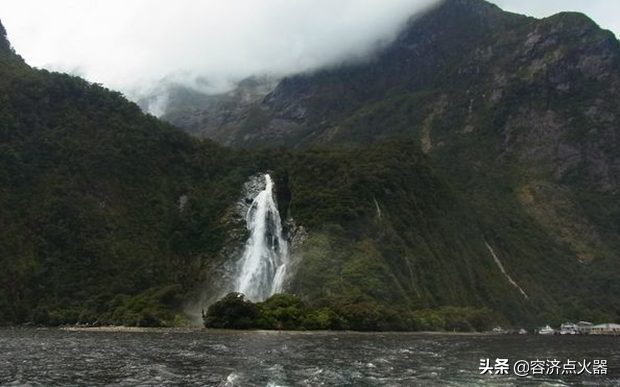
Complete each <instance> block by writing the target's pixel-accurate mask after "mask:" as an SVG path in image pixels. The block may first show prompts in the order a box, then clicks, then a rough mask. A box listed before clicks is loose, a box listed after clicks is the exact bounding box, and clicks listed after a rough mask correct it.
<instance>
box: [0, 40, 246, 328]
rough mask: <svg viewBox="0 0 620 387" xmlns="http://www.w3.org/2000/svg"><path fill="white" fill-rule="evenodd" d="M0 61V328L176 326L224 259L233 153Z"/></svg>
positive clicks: (78, 85)
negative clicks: (185, 305)
mask: <svg viewBox="0 0 620 387" xmlns="http://www.w3.org/2000/svg"><path fill="white" fill-rule="evenodd" d="M3 31H4V30H3V29H2V32H3ZM0 47H1V50H0V100H1V101H2V102H1V103H0V264H1V266H2V270H1V271H0V323H2V322H5V323H6V322H13V323H19V322H26V321H31V322H32V321H34V322H38V323H52V324H53V323H65V322H69V323H71V322H76V321H83V322H94V321H99V322H101V323H105V322H109V323H112V322H113V323H125V324H136V323H141V324H146V325H148V324H170V323H172V321H173V319H174V318H175V314H176V313H177V312H178V311H179V308H180V306H181V304H182V302H183V297H184V295H185V294H187V293H188V292H189V291H190V290H192V289H193V288H194V287H195V286H196V284H197V283H199V282H201V281H202V280H203V278H202V274H203V273H202V272H201V270H200V268H201V266H203V265H204V263H205V262H207V261H209V259H210V258H211V257H213V256H214V255H215V254H216V253H217V251H218V250H219V249H220V248H221V246H222V242H223V240H224V236H225V233H226V230H225V229H224V228H222V226H221V225H220V224H219V223H218V216H217V214H218V212H219V211H221V210H222V209H223V208H225V206H226V205H228V197H229V196H233V195H234V194H235V193H236V192H237V184H241V182H242V180H241V179H240V180H239V182H238V183H236V182H235V181H234V179H233V182H232V183H231V184H219V181H220V180H221V179H222V178H223V177H224V176H229V172H230V171H232V170H233V169H234V167H232V166H231V167H230V168H229V169H224V168H223V166H224V165H226V163H227V160H228V158H229V157H228V155H229V152H226V151H224V150H222V149H221V148H219V147H218V146H216V145H214V144H212V143H210V142H199V141H197V140H195V139H192V138H190V137H189V136H187V135H185V134H184V133H182V132H180V131H178V130H176V129H175V128H173V127H171V126H169V125H166V124H163V123H161V122H159V121H157V120H156V119H154V118H153V117H147V116H145V115H143V114H142V113H141V111H140V109H139V108H138V106H136V105H134V104H132V103H129V102H128V101H127V100H126V99H124V98H123V97H122V96H121V95H120V94H118V93H115V92H111V91H109V90H106V89H104V88H101V87H100V86H97V85H92V84H89V83H87V82H85V81H83V80H81V79H79V78H75V77H71V76H68V75H63V74H57V73H49V72H47V71H37V70H34V69H31V68H30V67H28V66H27V65H26V64H25V63H24V62H23V61H22V60H21V58H19V57H18V56H17V55H15V54H14V53H13V52H12V51H11V49H10V46H9V44H8V42H7V41H6V39H5V36H4V33H3V34H2V36H1V37H0ZM227 188H233V191H230V192H229V191H227ZM197 198H199V199H197Z"/></svg>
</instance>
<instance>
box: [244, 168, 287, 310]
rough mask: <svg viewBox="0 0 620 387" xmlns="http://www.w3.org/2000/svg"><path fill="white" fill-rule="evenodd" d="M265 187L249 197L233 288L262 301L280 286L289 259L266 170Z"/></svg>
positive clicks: (279, 288)
mask: <svg viewBox="0 0 620 387" xmlns="http://www.w3.org/2000/svg"><path fill="white" fill-rule="evenodd" d="M264 177H265V189H264V190H263V191H260V192H259V193H258V195H256V197H255V198H254V200H253V201H252V204H251V205H250V208H249V209H248V212H247V214H246V218H245V221H246V225H247V228H248V230H249V231H250V237H249V238H248V240H247V242H246V244H245V250H244V251H243V256H242V258H241V261H240V269H239V276H238V277H237V283H236V291H237V292H239V293H243V294H245V296H246V297H247V298H249V299H250V300H252V301H264V300H265V299H267V298H269V296H271V295H273V294H275V293H278V292H280V291H281V290H282V285H283V282H284V278H285V276H286V268H287V265H288V263H289V256H288V242H287V241H286V239H285V238H284V236H283V235H282V222H281V220H280V213H279V212H278V206H277V205H276V201H275V199H274V196H273V181H272V180H271V176H269V174H265V176H264Z"/></svg>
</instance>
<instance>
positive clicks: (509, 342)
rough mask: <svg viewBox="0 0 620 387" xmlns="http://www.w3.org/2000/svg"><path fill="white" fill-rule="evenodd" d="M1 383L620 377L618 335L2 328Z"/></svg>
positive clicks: (377, 382) (551, 382) (528, 381)
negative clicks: (532, 371) (490, 367)
mask: <svg viewBox="0 0 620 387" xmlns="http://www.w3.org/2000/svg"><path fill="white" fill-rule="evenodd" d="M481 358H490V359H491V361H492V362H493V361H494V359H495V358H507V359H509V360H510V362H511V363H512V362H513V361H515V360H520V359H524V360H535V359H537V358H538V359H557V360H562V361H566V360H567V359H572V360H580V361H582V360H583V359H586V360H588V361H592V360H595V359H604V360H607V362H608V366H607V373H608V375H606V376H604V375H597V376H595V375H571V376H566V375H560V376H538V375H536V376H530V377H523V378H522V377H517V376H515V375H514V374H512V371H511V372H510V373H511V374H510V375H496V376H489V375H480V371H479V365H480V359H481ZM0 384H2V385H34V386H38V385H42V386H53V385H63V386H64V385H85V386H93V385H115V386H129V385H131V386H133V385H195V386H199V385H207V386H418V385H419V386H434V385H453V386H460V385H472V386H477V385H496V386H510V385H548V386H563V385H592V386H599V385H607V386H620V337H609V338H605V337H587V336H582V337H580V336H571V337H567V336H561V337H560V336H549V337H541V336H534V335H526V336H482V335H480V336H451V335H433V334H411V333H404V334H403V333H347V332H345V333H332V332H313V333H285V332H229V331H187V332H181V331H149V332H92V331H90V332H84V331H81V332H67V331H62V330H58V329H0Z"/></svg>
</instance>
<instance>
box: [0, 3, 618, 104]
mask: <svg viewBox="0 0 620 387" xmlns="http://www.w3.org/2000/svg"><path fill="white" fill-rule="evenodd" d="M435 2H436V1H435V0H175V1H170V0H55V1H45V0H2V1H0V20H2V23H3V24H4V26H5V27H6V29H7V32H8V35H9V39H10V40H11V43H12V44H13V46H14V47H15V49H16V51H17V52H18V53H19V54H20V55H22V56H23V57H24V58H25V59H26V61H27V62H28V63H29V64H31V65H33V66H36V67H44V68H48V69H52V70H59V71H65V72H71V73H75V74H79V75H81V76H83V77H85V78H87V79H88V80H90V81H93V82H100V83H103V84H104V85H106V86H108V87H110V88H114V89H119V90H122V91H124V92H126V93H128V94H132V93H134V92H135V91H136V89H137V88H140V87H142V88H144V86H145V85H153V84H154V83H155V82H156V81H157V80H160V79H162V78H166V77H167V78H168V79H173V80H179V81H183V82H189V81H190V80H194V79H196V78H197V77H202V78H205V79H208V80H209V81H210V83H211V87H212V88H214V89H221V88H223V87H225V86H226V84H227V82H228V81H231V80H232V81H234V80H238V79H240V78H243V77H245V76H249V75H251V74H255V73H264V72H272V73H275V74H286V73H290V72H297V71H303V70H307V69H312V68H315V67H317V66H321V65H324V64H327V63H330V62H334V61H338V60H341V59H343V58H346V57H351V56H353V57H355V56H360V57H361V56H363V55H364V54H365V53H367V52H368V50H369V49H370V48H371V47H375V46H376V45H377V42H380V41H389V40H390V39H391V38H392V37H393V36H394V35H395V34H396V33H397V31H398V30H399V28H401V27H402V25H403V23H404V22H405V21H406V19H407V18H408V17H409V16H410V15H411V14H414V13H416V12H419V11H420V10H422V9H425V8H427V7H428V6H429V5H431V4H433V3H435ZM495 2H496V4H498V5H500V6H501V7H502V8H504V9H507V10H511V11H515V12H519V13H525V14H529V15H534V16H539V17H542V16H548V15H550V14H553V13H556V12H558V11H562V10H579V11H582V12H584V13H586V14H588V15H589V16H590V17H592V18H593V19H594V20H595V21H597V22H598V23H599V24H600V25H601V26H603V27H604V28H607V29H611V30H613V31H614V32H615V33H616V35H618V32H619V31H620V18H619V17H617V15H620V1H617V0H588V1H583V0H545V1H542V0H496V1H495Z"/></svg>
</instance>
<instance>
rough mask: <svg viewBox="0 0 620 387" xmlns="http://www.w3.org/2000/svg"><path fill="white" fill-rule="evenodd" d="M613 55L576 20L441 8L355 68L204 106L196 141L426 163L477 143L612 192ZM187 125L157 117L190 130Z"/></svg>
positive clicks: (479, 6)
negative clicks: (369, 152)
mask: <svg viewBox="0 0 620 387" xmlns="http://www.w3.org/2000/svg"><path fill="white" fill-rule="evenodd" d="M619 57H620V44H619V42H618V41H617V40H616V39H615V37H614V36H613V34H612V33H610V32H608V31H604V30H601V29H600V28H599V27H598V26H597V25H596V24H595V23H594V22H592V21H591V20H590V19H588V18H587V17H586V16H584V15H581V14H577V13H561V14H558V15H555V16H552V17H549V18H546V19H540V20H539V19H534V18H528V17H524V16H520V15H515V14H510V13H507V12H503V11H502V10H500V9H499V8H498V7H496V6H494V5H492V4H489V3H487V2H484V1H481V0H449V1H445V2H444V3H442V4H441V5H440V6H438V7H437V8H435V9H433V10H431V11H429V13H427V14H426V15H423V16H422V17H418V18H415V19H412V20H411V21H410V23H409V24H408V26H407V28H406V29H405V30H404V31H403V32H402V33H401V34H400V36H399V37H398V38H397V40H396V41H395V42H394V43H393V44H392V45H391V46H389V47H388V48H387V49H385V50H384V51H383V52H382V53H380V54H379V55H378V56H376V57H374V58H372V59H370V60H369V61H368V62H366V63H358V64H354V65H342V66H338V67H336V68H331V69H327V70H322V71H319V72H317V73H314V74H305V75H298V76H293V77H289V78H286V79H284V80H282V81H281V82H280V83H279V84H278V86H277V87H276V88H275V90H273V92H271V93H270V94H268V95H267V96H266V97H265V98H264V99H262V100H261V101H260V102H257V103H254V104H252V103H250V104H247V100H246V101H244V102H245V103H236V104H235V103H234V102H233V100H231V99H229V100H228V102H227V103H228V104H229V106H234V108H231V109H224V113H222V109H219V110H218V112H217V113H215V114H210V109H211V108H210V106H211V103H208V104H206V105H205V106H206V107H205V109H203V110H202V113H201V114H203V115H204V117H207V118H204V122H205V125H203V129H198V131H199V132H200V133H201V134H202V135H205V136H207V137H211V138H213V139H215V140H217V141H219V142H221V143H225V144H230V145H234V146H253V145H257V144H260V145H284V144H286V145H292V146H295V147H300V146H301V147H303V146H308V145H317V144H334V143H357V144H360V143H362V144H363V143H369V142H376V141H381V140H385V139H386V138H391V137H394V136H402V137H407V138H412V137H413V138H417V139H418V140H419V141H420V143H421V148H422V149H423V150H424V151H425V152H427V153H435V152H438V153H441V152H442V149H451V148H452V146H454V145H455V144H457V145H458V146H459V147H462V144H461V143H462V142H463V141H462V140H463V139H461V137H478V136H484V137H485V138H488V139H489V140H491V141H493V142H494V144H493V147H494V149H493V152H494V153H496V156H497V157H500V158H502V159H503V160H506V159H511V158H514V159H515V160H516V161H518V162H519V163H521V164H524V166H525V167H528V170H529V171H530V172H531V173H534V174H540V173H543V174H545V175H548V174H550V175H553V177H554V179H555V180H562V179H565V178H568V177H569V176H572V175H574V174H575V173H576V172H575V171H576V170H579V173H578V174H579V175H580V176H581V177H582V178H587V180H588V182H589V183H591V184H594V185H595V186H596V187H597V188H598V189H600V190H602V191H615V190H617V187H618V179H619V177H620V169H619V168H620V161H619V158H618V151H617V149H618V147H617V146H613V145H618V144H619V139H618V130H617V128H618V122H617V121H616V120H617V118H616V117H617V116H618V114H619V111H618V107H617V104H615V103H614V100H615V99H616V98H617V96H618V93H620V89H619V85H620V71H619V70H620V60H619ZM220 101H221V99H220ZM250 102H252V101H250ZM223 115H225V119H224V118H223V117H222V116H223ZM189 117H192V115H191V114H189V115H188V114H183V112H180V111H178V112H176V113H174V114H171V115H168V116H167V117H166V118H167V119H169V120H170V121H171V122H173V123H176V124H179V126H181V127H185V128H189V130H190V131H193V132H195V131H196V129H195V128H196V126H195V125H194V126H192V125H188V124H187V123H186V121H187V120H188V119H190V118H189ZM193 117H194V118H195V117H196V116H193ZM198 126H200V125H198ZM213 128H217V129H213ZM464 141H466V142H467V140H464ZM471 145H472V146H476V144H475V143H474V144H471ZM530 167H531V168H530Z"/></svg>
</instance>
